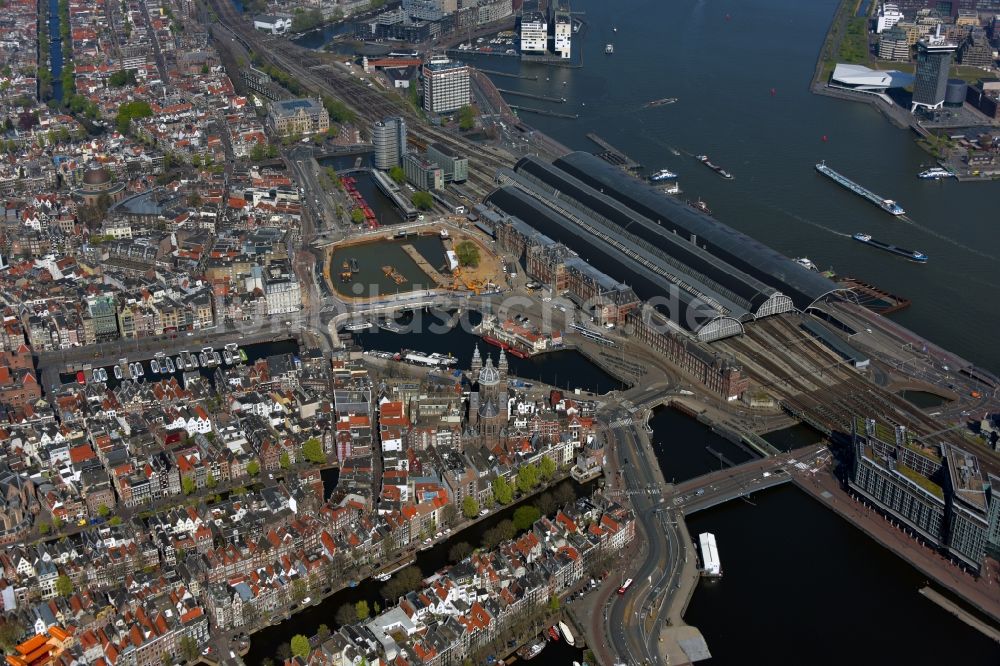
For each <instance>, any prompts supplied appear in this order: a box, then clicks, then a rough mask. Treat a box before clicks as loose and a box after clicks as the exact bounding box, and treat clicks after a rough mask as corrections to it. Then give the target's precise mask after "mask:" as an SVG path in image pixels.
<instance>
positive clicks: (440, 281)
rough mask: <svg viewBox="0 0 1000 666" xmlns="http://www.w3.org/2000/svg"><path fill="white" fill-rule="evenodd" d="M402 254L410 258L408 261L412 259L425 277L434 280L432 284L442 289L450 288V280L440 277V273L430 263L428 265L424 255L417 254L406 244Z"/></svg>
mask: <svg viewBox="0 0 1000 666" xmlns="http://www.w3.org/2000/svg"><path fill="white" fill-rule="evenodd" d="M403 252H405V253H406V254H407V255H408V256H409V257H410V259H413V262H414V263H415V264H416V265H417V268H419V269H420V270H422V271H423V272H424V273H426V274H427V277H429V278H430V279H432V280H434V282H435V283H437V286H439V287H444V288H448V287H451V280H450V279H449V278H447V277H445V276H444V275H442V274H441V273H440V272H438V270H437V269H436V268H434V267H433V266H431V265H430V263H428V261H427V260H426V259H424V255H422V254H420V253H419V252H417V248H415V247H413V246H412V245H410V244H409V243H407V244H406V245H404V246H403Z"/></svg>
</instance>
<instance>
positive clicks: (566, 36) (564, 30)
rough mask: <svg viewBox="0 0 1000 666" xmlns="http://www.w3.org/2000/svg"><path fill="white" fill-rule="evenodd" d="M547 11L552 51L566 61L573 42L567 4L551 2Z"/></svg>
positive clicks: (554, 0) (570, 18) (571, 20)
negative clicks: (549, 17)
mask: <svg viewBox="0 0 1000 666" xmlns="http://www.w3.org/2000/svg"><path fill="white" fill-rule="evenodd" d="M549 11H550V13H551V14H552V24H553V30H554V36H553V41H552V50H553V51H555V53H556V54H557V55H558V56H559V57H561V58H567V59H568V58H569V57H570V49H571V46H572V42H573V15H572V14H571V13H570V10H569V3H567V2H557V1H556V0H553V2H551V3H550V4H549Z"/></svg>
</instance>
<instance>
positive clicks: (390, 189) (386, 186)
mask: <svg viewBox="0 0 1000 666" xmlns="http://www.w3.org/2000/svg"><path fill="white" fill-rule="evenodd" d="M370 173H371V175H372V178H373V179H374V180H375V184H376V185H377V186H378V188H379V189H380V190H382V193H383V194H385V195H386V196H387V197H389V199H391V200H392V203H394V204H395V205H396V207H397V208H399V210H401V211H402V212H403V215H404V217H406V219H408V220H412V219H414V218H415V217H417V214H418V211H417V209H416V207H414V205H413V204H412V203H410V200H409V199H408V198H407V197H406V196H405V195H404V194H403V191H402V190H401V189H399V185H397V184H396V183H395V181H393V180H391V179H390V178H389V177H388V176H386V175H385V174H384V173H382V172H381V171H379V170H378V169H372V170H371V172H370Z"/></svg>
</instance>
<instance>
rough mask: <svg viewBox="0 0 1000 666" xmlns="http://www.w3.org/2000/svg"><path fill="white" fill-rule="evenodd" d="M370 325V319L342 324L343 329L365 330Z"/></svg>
mask: <svg viewBox="0 0 1000 666" xmlns="http://www.w3.org/2000/svg"><path fill="white" fill-rule="evenodd" d="M371 327H372V323H371V322H370V321H350V322H348V323H347V324H345V325H344V330H345V331H367V330H368V329H369V328H371Z"/></svg>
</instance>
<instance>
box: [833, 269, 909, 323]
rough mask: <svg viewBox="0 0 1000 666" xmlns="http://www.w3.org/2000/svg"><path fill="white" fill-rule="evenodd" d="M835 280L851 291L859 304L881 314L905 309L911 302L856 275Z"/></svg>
mask: <svg viewBox="0 0 1000 666" xmlns="http://www.w3.org/2000/svg"><path fill="white" fill-rule="evenodd" d="M836 282H837V284H839V285H840V286H841V287H844V288H846V289H850V290H851V291H853V292H854V293H855V294H856V295H857V297H858V302H859V303H860V304H861V305H863V306H864V307H866V308H868V309H869V310H871V311H872V312H877V313H879V314H881V315H887V314H890V313H892V312H898V311H899V310H905V309H906V308H908V307H910V303H911V302H912V301H910V299H909V298H906V297H904V296H897V295H896V294H891V293H889V292H888V291H885V290H884V289H880V288H878V287H876V286H875V285H873V284H869V283H868V282H865V281H863V280H859V279H858V278H856V277H850V276H846V277H838V278H837V279H836Z"/></svg>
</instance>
